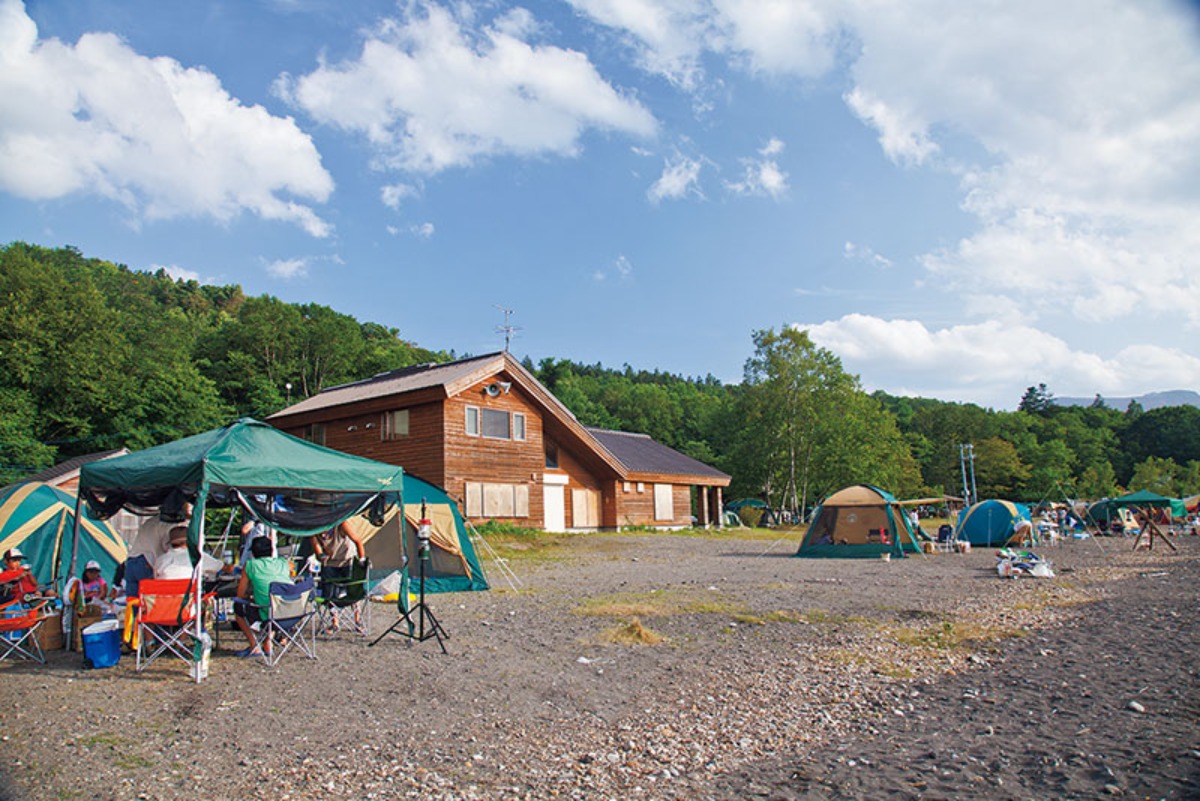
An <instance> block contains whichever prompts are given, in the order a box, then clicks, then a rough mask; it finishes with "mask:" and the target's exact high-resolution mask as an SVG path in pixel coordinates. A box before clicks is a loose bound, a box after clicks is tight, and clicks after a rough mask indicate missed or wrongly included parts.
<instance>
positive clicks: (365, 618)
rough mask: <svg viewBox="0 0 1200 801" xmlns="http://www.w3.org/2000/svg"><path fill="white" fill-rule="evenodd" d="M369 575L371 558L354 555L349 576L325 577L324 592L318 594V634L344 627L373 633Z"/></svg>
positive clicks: (363, 632)
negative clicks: (368, 598) (368, 599)
mask: <svg viewBox="0 0 1200 801" xmlns="http://www.w3.org/2000/svg"><path fill="white" fill-rule="evenodd" d="M370 578H371V563H370V561H369V560H368V559H355V560H354V561H353V562H351V563H350V575H349V576H347V577H345V578H332V579H331V578H323V579H322V581H321V595H320V597H318V598H317V609H318V610H319V611H320V623H319V624H318V629H317V633H318V634H325V633H328V632H334V631H337V630H338V629H343V628H344V629H346V630H347V631H353V632H354V633H355V634H359V635H361V636H363V637H366V636H368V635H369V634H370V633H371V604H370V603H369V602H368V601H367V588H368V586H370Z"/></svg>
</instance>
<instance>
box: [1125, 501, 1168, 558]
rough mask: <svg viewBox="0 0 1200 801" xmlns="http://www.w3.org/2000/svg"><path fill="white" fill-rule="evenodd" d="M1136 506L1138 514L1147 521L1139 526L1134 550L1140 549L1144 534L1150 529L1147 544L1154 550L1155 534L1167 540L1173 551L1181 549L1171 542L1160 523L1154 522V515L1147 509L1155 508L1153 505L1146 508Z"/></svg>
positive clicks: (1164, 540)
mask: <svg viewBox="0 0 1200 801" xmlns="http://www.w3.org/2000/svg"><path fill="white" fill-rule="evenodd" d="M1134 508H1135V509H1137V514H1138V515H1140V516H1141V517H1142V518H1143V519H1145V521H1146V522H1145V523H1143V524H1142V525H1141V526H1139V527H1138V535H1137V539H1135V540H1134V541H1133V550H1135V551H1136V550H1137V549H1138V545H1139V544H1140V543H1141V541H1142V535H1143V534H1146V533H1147V531H1149V535H1148V538H1147V540H1146V542H1147V545H1148V547H1149V549H1150V550H1154V538H1155V536H1157V537H1158V538H1159V539H1160V540H1162V541H1163V542H1165V543H1166V544H1167V547H1168V548H1170V549H1171V550H1172V551H1178V550H1179V549H1178V548H1176V547H1175V543H1173V542H1171V540H1170V539H1168V538H1167V535H1166V534H1164V533H1163V531H1162V529H1160V528H1159V527H1158V524H1157V523H1155V522H1154V517H1153V516H1152V515H1151V514H1150V513H1149V512H1148V511H1147V509H1153V508H1154V507H1153V506H1149V507H1146V508H1142V507H1140V506H1137V507H1134Z"/></svg>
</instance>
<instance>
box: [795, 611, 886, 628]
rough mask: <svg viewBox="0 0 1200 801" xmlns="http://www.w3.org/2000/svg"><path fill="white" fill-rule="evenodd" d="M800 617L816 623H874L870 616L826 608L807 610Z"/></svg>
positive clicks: (834, 624)
mask: <svg viewBox="0 0 1200 801" xmlns="http://www.w3.org/2000/svg"><path fill="white" fill-rule="evenodd" d="M800 619H801V620H804V621H806V622H808V623H812V624H814V625H820V624H825V625H830V626H837V625H845V624H850V623H857V624H859V625H864V626H865V625H872V624H873V621H872V620H870V619H869V618H865V617H861V616H859V615H843V614H839V613H836V612H830V611H828V610H826V609H810V610H808V611H807V612H804V613H802V615H801V618H800Z"/></svg>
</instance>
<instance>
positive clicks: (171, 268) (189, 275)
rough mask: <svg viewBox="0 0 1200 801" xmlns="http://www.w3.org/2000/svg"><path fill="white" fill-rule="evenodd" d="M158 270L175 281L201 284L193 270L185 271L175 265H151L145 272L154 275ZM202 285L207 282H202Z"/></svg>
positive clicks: (198, 276) (198, 275) (197, 274)
mask: <svg viewBox="0 0 1200 801" xmlns="http://www.w3.org/2000/svg"><path fill="white" fill-rule="evenodd" d="M159 270H162V271H163V272H164V273H166V274H167V275H169V276H171V277H172V278H174V279H175V280H176V281H196V282H198V283H200V282H202V279H201V278H200V273H198V272H196V271H195V270H185V269H184V268H182V267H180V266H178V265H175V264H151V265H150V267H149V269H148V270H147V272H150V273H156V272H158V271H159ZM204 283H207V282H204Z"/></svg>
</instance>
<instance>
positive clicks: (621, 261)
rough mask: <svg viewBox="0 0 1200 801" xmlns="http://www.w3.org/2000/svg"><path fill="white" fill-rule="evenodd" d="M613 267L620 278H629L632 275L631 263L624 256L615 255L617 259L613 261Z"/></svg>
mask: <svg viewBox="0 0 1200 801" xmlns="http://www.w3.org/2000/svg"><path fill="white" fill-rule="evenodd" d="M613 268H614V269H616V271H617V275H619V276H621V278H629V277H630V276H631V275H633V264H631V263H630V261H629V259H627V258H625V257H624V256H618V257H617V260H616V261H615V262H613Z"/></svg>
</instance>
